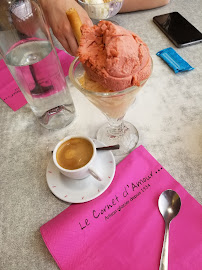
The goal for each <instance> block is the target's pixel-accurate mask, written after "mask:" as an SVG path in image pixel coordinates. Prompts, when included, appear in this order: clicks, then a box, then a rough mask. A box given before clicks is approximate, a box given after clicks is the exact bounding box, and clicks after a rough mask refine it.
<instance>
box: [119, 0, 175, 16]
mask: <svg viewBox="0 0 202 270" xmlns="http://www.w3.org/2000/svg"><path fill="white" fill-rule="evenodd" d="M169 2H170V0H124V2H123V6H122V8H121V10H120V13H123V12H131V11H137V10H144V9H151V8H156V7H160V6H164V5H167V4H168V3H169Z"/></svg>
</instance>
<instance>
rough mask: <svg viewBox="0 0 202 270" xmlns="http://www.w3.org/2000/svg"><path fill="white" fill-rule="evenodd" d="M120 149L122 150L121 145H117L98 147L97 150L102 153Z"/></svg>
mask: <svg viewBox="0 0 202 270" xmlns="http://www.w3.org/2000/svg"><path fill="white" fill-rule="evenodd" d="M119 148H120V145H119V144H115V145H110V146H103V147H96V150H98V151H100V150H116V149H119Z"/></svg>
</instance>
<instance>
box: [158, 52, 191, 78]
mask: <svg viewBox="0 0 202 270" xmlns="http://www.w3.org/2000/svg"><path fill="white" fill-rule="evenodd" d="M156 55H158V56H159V57H161V59H163V60H164V61H165V62H166V63H167V64H168V65H169V67H170V68H172V69H173V71H174V72H175V73H178V72H183V71H189V70H193V69H194V68H193V67H191V66H190V65H189V64H188V63H187V62H186V61H185V60H184V59H183V58H182V57H181V56H180V55H179V54H178V53H177V52H176V51H175V50H174V49H173V48H171V47H170V48H167V49H164V50H161V51H159V52H157V54H156Z"/></svg>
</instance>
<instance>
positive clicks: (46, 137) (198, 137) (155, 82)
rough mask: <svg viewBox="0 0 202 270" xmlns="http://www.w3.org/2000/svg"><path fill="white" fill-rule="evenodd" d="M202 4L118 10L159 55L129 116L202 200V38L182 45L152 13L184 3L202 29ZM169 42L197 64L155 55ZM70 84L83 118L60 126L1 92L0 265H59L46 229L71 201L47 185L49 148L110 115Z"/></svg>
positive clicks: (145, 141)
mask: <svg viewBox="0 0 202 270" xmlns="http://www.w3.org/2000/svg"><path fill="white" fill-rule="evenodd" d="M201 8H202V3H201V0H194V1H186V0H173V1H171V3H170V4H169V5H167V6H165V7H161V8H157V9H153V10H148V11H140V12H133V13H128V14H119V15H117V16H116V17H115V18H114V20H116V21H117V22H118V23H119V24H120V25H121V26H123V27H125V28H127V29H129V30H132V31H134V32H135V33H137V34H138V35H139V36H140V37H141V38H142V39H143V40H144V41H145V42H146V43H147V44H148V46H149V48H150V52H151V56H152V58H153V63H154V68H153V73H152V76H151V78H150V79H149V81H148V82H147V84H146V85H145V86H144V87H143V90H142V91H140V93H139V94H138V97H137V99H136V101H135V103H134V104H133V105H132V106H131V108H130V109H129V110H128V112H127V114H126V117H125V120H127V121H130V122H132V123H133V124H134V125H135V126H136V127H137V129H138V130H139V133H140V140H139V143H138V145H143V146H144V147H145V148H146V149H147V150H148V151H149V152H150V153H151V154H152V155H153V156H154V157H155V158H156V159H157V160H158V161H159V162H160V163H161V164H162V166H163V167H164V168H165V169H166V170H167V171H168V172H169V173H170V174H171V175H172V176H173V177H174V178H175V179H176V180H177V181H178V182H179V183H180V184H182V185H183V186H184V188H185V189H186V190H187V191H188V192H189V193H190V194H191V195H192V196H193V197H194V198H195V199H196V200H197V201H198V202H199V203H201V204H202V106H201V105H202V91H201V90H202V89H201V85H202V56H201V55H202V44H198V45H194V46H189V47H185V48H181V49H178V48H176V47H175V46H174V45H173V44H172V43H171V42H170V41H169V40H168V39H167V38H166V37H165V35H164V34H163V33H162V32H161V31H160V30H159V29H158V28H157V26H156V25H155V24H154V23H153V22H152V18H153V16H156V15H159V14H164V13H167V12H172V11H178V12H180V13H181V14H182V15H183V16H184V17H185V18H188V19H189V21H190V22H191V23H192V24H193V25H194V26H195V27H196V28H198V29H199V30H200V31H202V17H201ZM170 46H171V47H173V48H174V49H175V50H176V51H177V52H178V53H179V54H180V55H181V56H182V57H183V58H184V59H185V60H186V61H187V62H188V63H189V64H190V65H191V66H193V67H194V68H195V69H194V70H193V71H190V72H187V73H183V74H182V73H181V74H177V75H176V74H175V73H174V72H173V71H172V70H171V69H170V68H169V67H168V66H167V65H166V64H165V63H164V62H163V61H162V60H161V59H160V58H159V57H157V56H156V53H157V52H158V51H160V50H161V49H164V48H167V47H170ZM69 87H70V91H71V93H72V97H73V100H74V103H75V107H76V118H75V120H74V121H73V122H72V124H71V125H69V126H68V127H66V128H64V129H62V130H59V131H50V130H46V129H44V128H43V127H41V126H40V125H39V124H38V122H37V121H36V119H35V117H34V115H33V114H32V112H31V111H30V108H29V106H28V105H26V106H24V107H23V108H21V109H20V110H18V111H16V112H14V111H12V110H11V109H10V108H9V107H8V106H7V105H6V104H5V103H4V102H3V101H2V100H0V124H1V132H0V141H1V155H0V168H1V180H0V207H1V209H0V242H1V251H0V269H9V270H14V269H15V270H16V269H21V270H23V269H29V270H34V269H49V270H54V269H58V267H57V265H56V263H55V261H54V260H53V258H52V256H51V255H50V253H49V252H48V250H47V248H46V246H45V244H44V242H43V240H42V238H41V235H40V231H39V228H40V226H41V225H43V224H44V223H46V222H47V221H48V220H50V219H52V218H53V217H55V216H56V215H57V214H59V213H60V212H62V211H63V210H64V209H66V208H67V207H68V206H69V204H68V203H65V202H63V201H61V200H59V199H57V198H56V197H55V196H53V194H52V193H51V192H50V190H49V188H48V186H47V183H46V167H47V164H48V161H49V159H50V157H51V153H50V150H51V149H52V148H53V147H54V145H55V144H56V143H57V141H58V140H59V139H61V138H63V137H64V136H66V135H69V134H83V135H87V136H90V137H92V138H94V137H95V135H96V130H97V129H98V128H99V127H100V126H101V125H102V124H103V123H105V122H106V119H105V117H104V115H102V113H101V112H100V111H99V110H98V109H97V108H95V107H94V106H93V105H92V104H91V103H90V102H89V101H88V100H87V99H86V98H85V97H84V96H83V95H82V94H81V93H80V92H79V91H77V90H76V89H74V88H73V87H72V86H71V84H69ZM117 162H118V160H117Z"/></svg>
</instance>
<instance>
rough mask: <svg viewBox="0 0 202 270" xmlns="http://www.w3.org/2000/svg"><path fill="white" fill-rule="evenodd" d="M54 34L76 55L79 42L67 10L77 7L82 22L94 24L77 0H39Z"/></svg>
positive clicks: (68, 50) (67, 49)
mask: <svg viewBox="0 0 202 270" xmlns="http://www.w3.org/2000/svg"><path fill="white" fill-rule="evenodd" d="M39 1H40V4H41V7H42V9H43V12H44V14H45V17H46V19H47V22H48V24H49V26H50V27H51V29H52V31H53V34H54V35H55V36H56V38H57V39H58V40H59V42H60V43H61V44H62V46H63V47H64V48H65V50H66V51H67V52H69V53H70V54H71V55H76V52H77V49H78V44H77V41H76V38H75V36H74V34H73V31H72V29H71V26H70V23H69V20H68V18H67V15H66V11H67V10H68V9H70V8H75V9H76V10H77V12H78V14H79V17H80V19H81V21H82V23H85V24H88V25H92V21H91V20H90V18H89V17H88V15H87V13H86V11H85V10H84V9H83V8H82V7H81V6H80V5H79V4H78V3H77V2H76V1H75V0H39Z"/></svg>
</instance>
